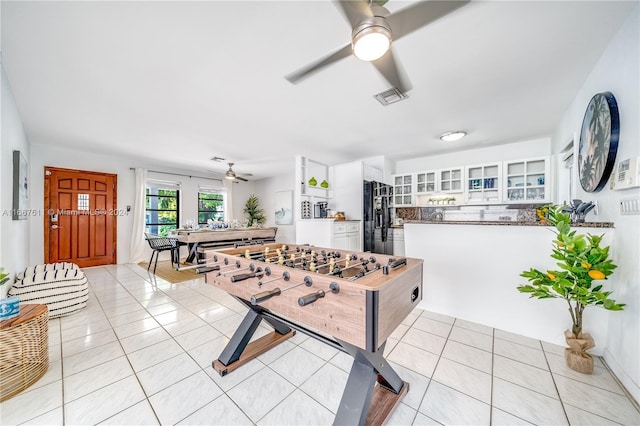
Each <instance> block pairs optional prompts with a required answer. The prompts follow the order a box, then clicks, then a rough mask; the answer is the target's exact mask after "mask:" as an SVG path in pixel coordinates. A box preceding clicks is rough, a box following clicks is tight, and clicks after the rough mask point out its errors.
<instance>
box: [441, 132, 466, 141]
mask: <svg viewBox="0 0 640 426" xmlns="http://www.w3.org/2000/svg"><path fill="white" fill-rule="evenodd" d="M466 135H467V132H463V131H462V130H456V131H454V132H447V133H443V134H441V135H440V139H442V140H443V141H445V142H455V141H457V140H460V139H462V138H464V137H465V136H466Z"/></svg>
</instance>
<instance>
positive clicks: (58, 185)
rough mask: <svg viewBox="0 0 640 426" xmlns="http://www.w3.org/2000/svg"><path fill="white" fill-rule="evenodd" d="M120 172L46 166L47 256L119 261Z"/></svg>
mask: <svg viewBox="0 0 640 426" xmlns="http://www.w3.org/2000/svg"><path fill="white" fill-rule="evenodd" d="M116 183H117V176H116V175H113V174H108V173H97V172H88V171H81V170H70V169H59V168H54V167H46V168H45V208H46V209H47V212H48V213H49V215H48V216H47V217H45V233H44V234H45V259H46V261H47V262H50V263H52V262H74V263H77V264H78V266H80V267H86V266H98V265H108V264H113V263H116V229H117V226H116V225H117V223H116V215H114V212H116V211H117V209H116V200H117V196H116Z"/></svg>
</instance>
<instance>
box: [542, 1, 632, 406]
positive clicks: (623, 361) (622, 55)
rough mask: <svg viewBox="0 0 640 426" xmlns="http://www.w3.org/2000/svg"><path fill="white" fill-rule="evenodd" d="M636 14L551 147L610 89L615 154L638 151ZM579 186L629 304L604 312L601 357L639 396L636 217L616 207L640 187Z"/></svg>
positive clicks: (613, 282) (616, 292) (616, 293)
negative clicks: (603, 225)
mask: <svg viewBox="0 0 640 426" xmlns="http://www.w3.org/2000/svg"><path fill="white" fill-rule="evenodd" d="M639 16H640V10H639V7H638V6H636V8H635V10H634V11H633V12H632V13H631V15H630V17H629V18H628V20H627V21H626V23H625V24H624V25H623V26H622V28H621V29H620V31H619V32H618V33H617V35H616V36H615V37H614V38H613V40H612V41H611V42H610V44H609V45H608V47H607V49H606V50H605V52H604V54H603V55H602V57H601V58H600V60H599V61H598V63H597V64H596V66H595V67H594V69H593V70H592V72H591V74H590V75H589V76H588V78H587V80H586V81H585V83H584V85H583V86H582V88H581V89H580V91H579V92H578V94H577V95H576V97H575V99H574V100H573V102H572V103H571V105H570V106H569V108H568V109H567V111H566V112H565V114H564V116H563V117H562V120H561V121H560V124H559V125H558V128H557V129H556V131H555V133H554V135H553V138H552V149H553V152H554V153H558V152H559V151H560V150H561V149H562V148H563V147H564V145H565V144H566V143H567V141H568V140H570V138H571V137H572V134H573V133H574V132H575V133H577V134H578V135H579V134H580V128H581V126H582V119H583V116H584V111H585V108H586V107H587V104H588V103H589V100H590V99H591V97H592V96H593V95H595V94H596V93H599V92H603V91H610V92H612V93H613V94H614V96H615V97H616V100H617V103H618V109H619V112H620V140H619V145H618V154H617V159H618V160H623V159H626V158H630V157H636V156H638V155H640V143H639V142H638V141H640V100H639V96H640V84H639V81H640V60H639V52H640V46H639V40H640V30H639V19H638V17H639ZM578 137H579V136H578ZM576 143H577V141H576ZM574 169H576V168H575V167H574ZM576 172H577V170H576ZM575 178H576V179H577V176H576V177H575ZM577 186H578V188H577V194H576V197H577V198H579V199H582V200H597V201H598V205H599V215H598V216H594V217H593V219H596V218H597V220H598V221H608V222H614V224H615V227H616V230H615V240H614V242H613V244H612V257H613V260H614V263H616V264H617V265H618V269H616V271H615V273H614V274H613V275H612V276H611V277H610V280H609V283H608V286H607V287H608V288H609V289H611V290H613V295H612V297H613V298H614V299H616V300H617V301H618V302H623V303H626V304H627V306H626V307H625V310H624V311H622V312H610V313H609V312H608V314H609V329H608V334H607V339H606V342H596V343H597V344H598V345H600V344H603V345H605V346H606V347H605V349H604V356H605V360H606V361H607V362H608V364H609V365H610V366H611V368H612V369H613V370H614V372H615V373H616V376H617V377H618V378H619V379H620V380H621V381H622V382H623V384H624V385H625V387H626V388H627V389H628V390H629V391H630V392H631V394H632V395H633V396H634V398H635V399H636V401H640V262H638V259H640V217H639V216H637V215H635V216H628V215H621V214H620V210H619V202H620V200H621V199H627V198H635V199H636V200H637V199H640V190H638V189H628V190H623V191H612V190H611V189H609V187H608V186H607V187H606V188H605V189H603V190H602V191H600V192H597V193H586V192H584V191H583V190H582V188H581V187H580V185H579V184H578V185H577ZM593 309H597V308H588V309H587V311H586V316H587V317H588V316H589V315H590V312H589V310H593Z"/></svg>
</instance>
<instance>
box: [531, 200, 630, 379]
mask: <svg viewBox="0 0 640 426" xmlns="http://www.w3.org/2000/svg"><path fill="white" fill-rule="evenodd" d="M546 213H547V216H546V220H547V221H548V222H549V223H550V224H551V225H552V226H554V227H555V230H554V232H555V234H556V238H555V239H554V240H553V250H552V253H551V257H552V258H553V259H555V260H556V261H557V263H556V264H557V266H558V268H559V270H547V271H544V272H543V271H541V270H539V269H536V268H531V269H529V270H528V271H524V272H522V274H520V276H522V277H524V278H527V280H528V281H529V283H528V284H525V285H520V286H518V290H519V291H520V292H522V293H528V294H529V295H530V297H534V298H538V299H549V298H560V299H564V300H565V301H566V302H567V305H568V310H569V314H570V315H571V322H572V325H571V330H567V331H565V338H566V340H567V344H568V345H569V347H568V348H566V349H565V361H566V363H567V366H568V367H569V368H571V369H573V370H576V371H580V372H582V373H586V374H591V373H592V372H593V358H592V356H591V355H590V354H588V353H587V351H588V350H589V349H591V348H593V347H594V346H595V343H594V341H593V338H592V337H591V335H590V334H588V333H584V332H583V330H582V319H583V315H584V310H585V309H586V308H587V306H599V307H602V308H604V309H608V310H611V311H620V310H622V309H623V308H624V306H625V305H624V304H623V303H617V302H616V301H615V300H613V299H611V298H610V297H609V296H610V295H611V291H605V290H603V281H604V280H606V279H607V278H608V277H609V276H610V275H611V274H612V273H613V270H614V269H615V268H616V267H617V265H615V264H614V263H613V262H612V261H611V259H609V247H608V246H606V247H602V246H601V243H602V236H596V235H590V234H586V235H585V234H578V233H576V231H575V230H574V231H572V230H571V227H570V222H571V218H570V215H569V214H567V213H565V212H563V208H562V207H560V206H553V205H550V206H548V208H547V212H546Z"/></svg>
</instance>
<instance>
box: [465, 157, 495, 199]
mask: <svg viewBox="0 0 640 426" xmlns="http://www.w3.org/2000/svg"><path fill="white" fill-rule="evenodd" d="M501 172H502V163H493V164H482V165H477V166H467V167H465V176H466V184H465V190H464V194H465V201H466V202H467V203H469V204H473V203H484V204H487V203H499V202H501V200H502V197H501V195H502V185H501V178H502V173H501Z"/></svg>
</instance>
